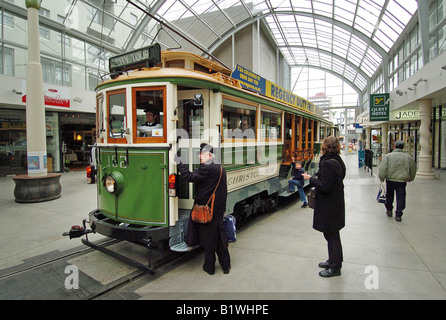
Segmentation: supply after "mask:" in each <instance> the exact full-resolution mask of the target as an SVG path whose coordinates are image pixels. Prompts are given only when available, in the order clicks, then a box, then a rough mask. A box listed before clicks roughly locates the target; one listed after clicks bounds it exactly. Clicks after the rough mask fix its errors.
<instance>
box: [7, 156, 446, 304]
mask: <svg viewBox="0 0 446 320" xmlns="http://www.w3.org/2000/svg"><path fill="white" fill-rule="evenodd" d="M343 157H344V159H345V162H346V165H347V177H346V179H345V181H344V184H345V199H346V204H347V206H346V227H345V228H344V229H343V230H342V231H341V238H342V243H343V251H344V264H343V268H342V275H341V276H340V277H334V278H330V279H326V278H321V277H320V276H319V275H318V272H319V271H320V270H321V269H319V268H318V266H317V264H318V263H319V262H320V261H325V260H326V259H327V247H326V241H325V239H324V237H323V235H322V234H321V233H320V232H317V231H315V230H313V229H312V214H313V210H311V209H308V208H305V209H302V208H300V206H301V203H300V202H299V200H298V197H296V198H295V199H296V200H295V201H296V202H291V203H290V204H288V205H286V206H285V207H284V208H282V209H281V210H279V211H277V212H275V213H273V214H268V215H264V216H262V217H260V219H258V220H256V221H254V222H253V223H252V224H251V226H250V227H249V228H246V229H244V230H242V231H241V232H239V233H238V238H237V242H236V243H233V244H230V253H231V260H232V269H231V272H230V273H229V274H228V275H225V274H223V272H222V271H221V269H220V267H219V266H218V264H217V268H216V273H215V275H213V276H210V275H208V274H206V273H205V272H203V271H202V269H201V267H202V264H203V259H204V258H203V255H202V254H201V255H199V256H197V257H196V258H193V259H192V260H191V261H189V262H187V263H186V264H183V265H181V266H179V267H177V268H175V269H174V270H172V271H170V272H168V273H166V274H163V275H162V276H160V277H155V278H154V280H153V281H148V280H147V279H148V278H147V277H143V278H140V279H138V280H136V281H134V282H133V283H132V285H131V286H127V287H126V288H123V289H122V290H123V294H122V295H121V297H123V296H124V297H125V293H126V292H127V293H131V295H129V297H131V298H132V299H134V298H135V297H140V298H141V299H178V298H181V299H223V298H228V299H299V298H300V299H326V298H333V299H446V232H445V231H446V210H445V208H446V176H445V174H443V177H441V175H440V178H438V179H435V180H419V179H415V181H414V182H411V183H409V184H408V186H407V209H406V210H405V212H404V216H403V220H402V222H396V221H395V220H394V219H392V218H389V217H387V216H386V215H385V208H384V206H383V205H381V204H378V203H377V202H376V200H375V198H376V194H377V191H378V186H379V180H378V178H376V177H375V176H371V175H370V173H367V172H365V171H364V170H363V169H362V168H361V169H358V165H357V163H358V162H357V156H356V155H355V154H353V155H348V156H343ZM375 171H376V172H377V170H375ZM61 184H62V197H61V198H59V199H57V200H53V201H49V202H42V203H35V204H19V203H16V202H14V195H13V190H14V182H13V180H12V179H11V178H10V177H9V178H8V177H5V178H0V190H1V192H0V208H1V209H0V219H1V223H0V243H1V245H0V270H2V269H6V268H11V267H14V266H17V265H20V264H22V263H23V262H24V261H27V260H28V259H32V258H33V257H38V256H41V255H45V254H57V253H59V252H63V251H66V250H71V249H73V248H75V247H78V246H80V245H81V244H80V241H79V240H74V239H73V240H68V239H67V238H66V237H62V232H64V231H68V229H69V227H70V226H72V225H75V224H80V223H81V221H82V220H83V219H85V218H86V217H87V216H88V212H89V211H91V210H93V209H94V208H95V207H96V185H90V184H87V183H86V176H85V173H84V172H70V173H64V174H63V175H62V177H61ZM91 236H92V237H93V238H92V240H94V239H95V238H94V237H96V239H99V238H100V237H101V236H99V235H91ZM98 254H99V253H98ZM91 255H92V254H91V253H90V254H89V255H88V257H89V258H90V259H92V257H91ZM86 257H87V255H86ZM78 259H79V258H78ZM96 260H97V259H96ZM96 260H95V261H96ZM79 264H81V263H79ZM85 272H87V271H85ZM129 272H130V271H129ZM129 290H131V292H129Z"/></svg>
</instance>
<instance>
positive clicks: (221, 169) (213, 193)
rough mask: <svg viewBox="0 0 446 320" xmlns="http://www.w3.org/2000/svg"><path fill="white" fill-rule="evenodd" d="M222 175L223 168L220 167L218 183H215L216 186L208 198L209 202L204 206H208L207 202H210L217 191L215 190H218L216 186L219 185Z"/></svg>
mask: <svg viewBox="0 0 446 320" xmlns="http://www.w3.org/2000/svg"><path fill="white" fill-rule="evenodd" d="M222 173H223V168H222V166H220V178H218V182H217V185H216V186H215V189H214V192H212V195H211V197H210V198H209V200H208V202H207V203H206V205H208V204H209V202H211V199H212V197H214V196H215V192H216V191H217V188H218V186H219V185H220V180H221V175H222Z"/></svg>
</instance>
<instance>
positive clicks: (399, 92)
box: [395, 90, 404, 96]
mask: <svg viewBox="0 0 446 320" xmlns="http://www.w3.org/2000/svg"><path fill="white" fill-rule="evenodd" d="M395 93H396V94H397V95H399V96H402V95H403V94H404V92H403V91H401V90H396V91H395Z"/></svg>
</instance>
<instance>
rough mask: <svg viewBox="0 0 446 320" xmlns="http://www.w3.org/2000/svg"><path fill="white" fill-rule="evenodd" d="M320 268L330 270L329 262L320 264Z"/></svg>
mask: <svg viewBox="0 0 446 320" xmlns="http://www.w3.org/2000/svg"><path fill="white" fill-rule="evenodd" d="M318 266H319V268H323V269H328V268H330V264H329V263H328V261H324V262H321V263H319V264H318Z"/></svg>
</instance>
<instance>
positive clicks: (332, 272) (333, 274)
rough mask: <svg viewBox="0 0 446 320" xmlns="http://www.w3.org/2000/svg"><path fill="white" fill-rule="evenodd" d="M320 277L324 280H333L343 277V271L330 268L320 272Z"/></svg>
mask: <svg viewBox="0 0 446 320" xmlns="http://www.w3.org/2000/svg"><path fill="white" fill-rule="evenodd" d="M319 275H320V276H321V277H324V278H331V277H336V276H340V275H341V269H335V268H328V269H325V270H324V271H321V272H319Z"/></svg>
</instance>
